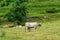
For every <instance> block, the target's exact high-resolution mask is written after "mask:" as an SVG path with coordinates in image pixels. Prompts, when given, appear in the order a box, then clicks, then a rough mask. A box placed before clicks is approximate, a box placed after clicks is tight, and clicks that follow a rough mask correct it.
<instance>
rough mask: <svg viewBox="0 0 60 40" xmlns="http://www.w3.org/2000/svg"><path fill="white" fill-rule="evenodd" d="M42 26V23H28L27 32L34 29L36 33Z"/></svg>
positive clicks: (26, 24)
mask: <svg viewBox="0 0 60 40" xmlns="http://www.w3.org/2000/svg"><path fill="white" fill-rule="evenodd" d="M40 26H41V23H38V22H26V23H25V31H26V32H28V31H30V28H34V31H36V28H37V27H40Z"/></svg>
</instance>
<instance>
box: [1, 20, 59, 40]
mask: <svg viewBox="0 0 60 40" xmlns="http://www.w3.org/2000/svg"><path fill="white" fill-rule="evenodd" d="M0 30H3V31H4V32H5V36H4V37H0V39H1V40H60V20H58V21H53V22H46V23H43V24H42V26H41V27H40V28H37V30H36V32H34V29H31V31H30V32H28V33H27V32H25V27H22V28H0ZM0 33H1V31H0Z"/></svg>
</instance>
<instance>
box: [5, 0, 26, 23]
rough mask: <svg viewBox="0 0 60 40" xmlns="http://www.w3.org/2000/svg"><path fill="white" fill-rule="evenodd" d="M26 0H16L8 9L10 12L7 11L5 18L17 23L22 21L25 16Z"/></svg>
mask: <svg viewBox="0 0 60 40" xmlns="http://www.w3.org/2000/svg"><path fill="white" fill-rule="evenodd" d="M25 3H26V0H23V1H22V0H16V1H15V3H14V5H13V8H12V9H11V10H10V12H8V13H7V15H6V16H7V19H8V21H10V22H14V21H17V23H18V24H19V23H20V22H24V21H25V18H26V13H27V7H26V5H25Z"/></svg>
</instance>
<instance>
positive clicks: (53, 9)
mask: <svg viewBox="0 0 60 40" xmlns="http://www.w3.org/2000/svg"><path fill="white" fill-rule="evenodd" d="M46 12H47V13H57V10H56V8H48V9H47V10H46Z"/></svg>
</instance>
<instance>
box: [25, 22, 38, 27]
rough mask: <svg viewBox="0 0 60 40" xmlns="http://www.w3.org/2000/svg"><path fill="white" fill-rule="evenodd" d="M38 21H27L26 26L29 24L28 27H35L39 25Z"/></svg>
mask: <svg viewBox="0 0 60 40" xmlns="http://www.w3.org/2000/svg"><path fill="white" fill-rule="evenodd" d="M37 25H38V23H37V22H26V23H25V26H28V27H34V26H37Z"/></svg>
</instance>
